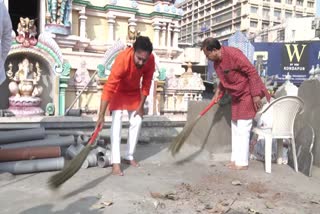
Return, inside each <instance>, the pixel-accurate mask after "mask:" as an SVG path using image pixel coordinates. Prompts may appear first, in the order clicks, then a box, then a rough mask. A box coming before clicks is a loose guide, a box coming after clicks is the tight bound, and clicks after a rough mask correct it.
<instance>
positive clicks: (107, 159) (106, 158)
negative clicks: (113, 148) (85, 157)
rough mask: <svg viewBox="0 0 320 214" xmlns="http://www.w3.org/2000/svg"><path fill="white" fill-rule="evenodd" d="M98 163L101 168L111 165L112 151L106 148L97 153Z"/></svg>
mask: <svg viewBox="0 0 320 214" xmlns="http://www.w3.org/2000/svg"><path fill="white" fill-rule="evenodd" d="M97 159H98V160H97V162H98V163H97V164H98V166H99V167H101V168H105V167H108V166H110V165H111V152H110V150H105V151H103V152H99V153H98V154H97Z"/></svg>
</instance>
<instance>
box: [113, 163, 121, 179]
mask: <svg viewBox="0 0 320 214" xmlns="http://www.w3.org/2000/svg"><path fill="white" fill-rule="evenodd" d="M112 174H113V175H119V176H123V172H122V171H121V168H120V164H118V163H117V164H115V163H114V164H113V165H112Z"/></svg>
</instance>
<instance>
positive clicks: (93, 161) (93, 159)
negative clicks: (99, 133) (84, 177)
mask: <svg viewBox="0 0 320 214" xmlns="http://www.w3.org/2000/svg"><path fill="white" fill-rule="evenodd" d="M93 166H97V155H96V154H95V153H94V152H90V153H89V155H88V157H87V159H86V160H85V161H84V162H83V164H82V166H81V168H85V169H86V168H89V167H93Z"/></svg>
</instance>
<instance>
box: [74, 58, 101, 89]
mask: <svg viewBox="0 0 320 214" xmlns="http://www.w3.org/2000/svg"><path fill="white" fill-rule="evenodd" d="M90 79H91V77H90V74H89V71H88V69H87V64H86V61H85V60H82V61H81V62H80V66H79V68H78V69H77V70H76V72H75V73H74V77H73V78H72V79H70V85H74V86H75V87H76V88H83V87H84V86H86V85H87V84H88V82H89V81H90ZM95 84H96V83H95V82H91V83H90V85H95Z"/></svg>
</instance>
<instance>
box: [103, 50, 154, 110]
mask: <svg viewBox="0 0 320 214" xmlns="http://www.w3.org/2000/svg"><path fill="white" fill-rule="evenodd" d="M154 70H155V61H154V56H153V54H151V55H150V57H149V58H148V61H147V62H146V64H144V66H143V67H142V68H141V69H137V67H136V65H135V64H134V50H133V48H127V49H126V50H124V51H122V52H120V53H119V54H118V56H117V57H116V59H115V61H114V63H113V65H112V68H111V73H110V76H109V77H108V80H107V82H106V83H105V84H104V87H103V92H102V98H101V99H102V100H104V101H108V102H109V109H110V111H113V110H129V111H133V110H136V109H137V108H138V107H139V104H140V102H141V93H142V94H143V95H145V96H148V95H149V90H150V86H151V80H152V77H153V73H154ZM141 80H142V81H141Z"/></svg>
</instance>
